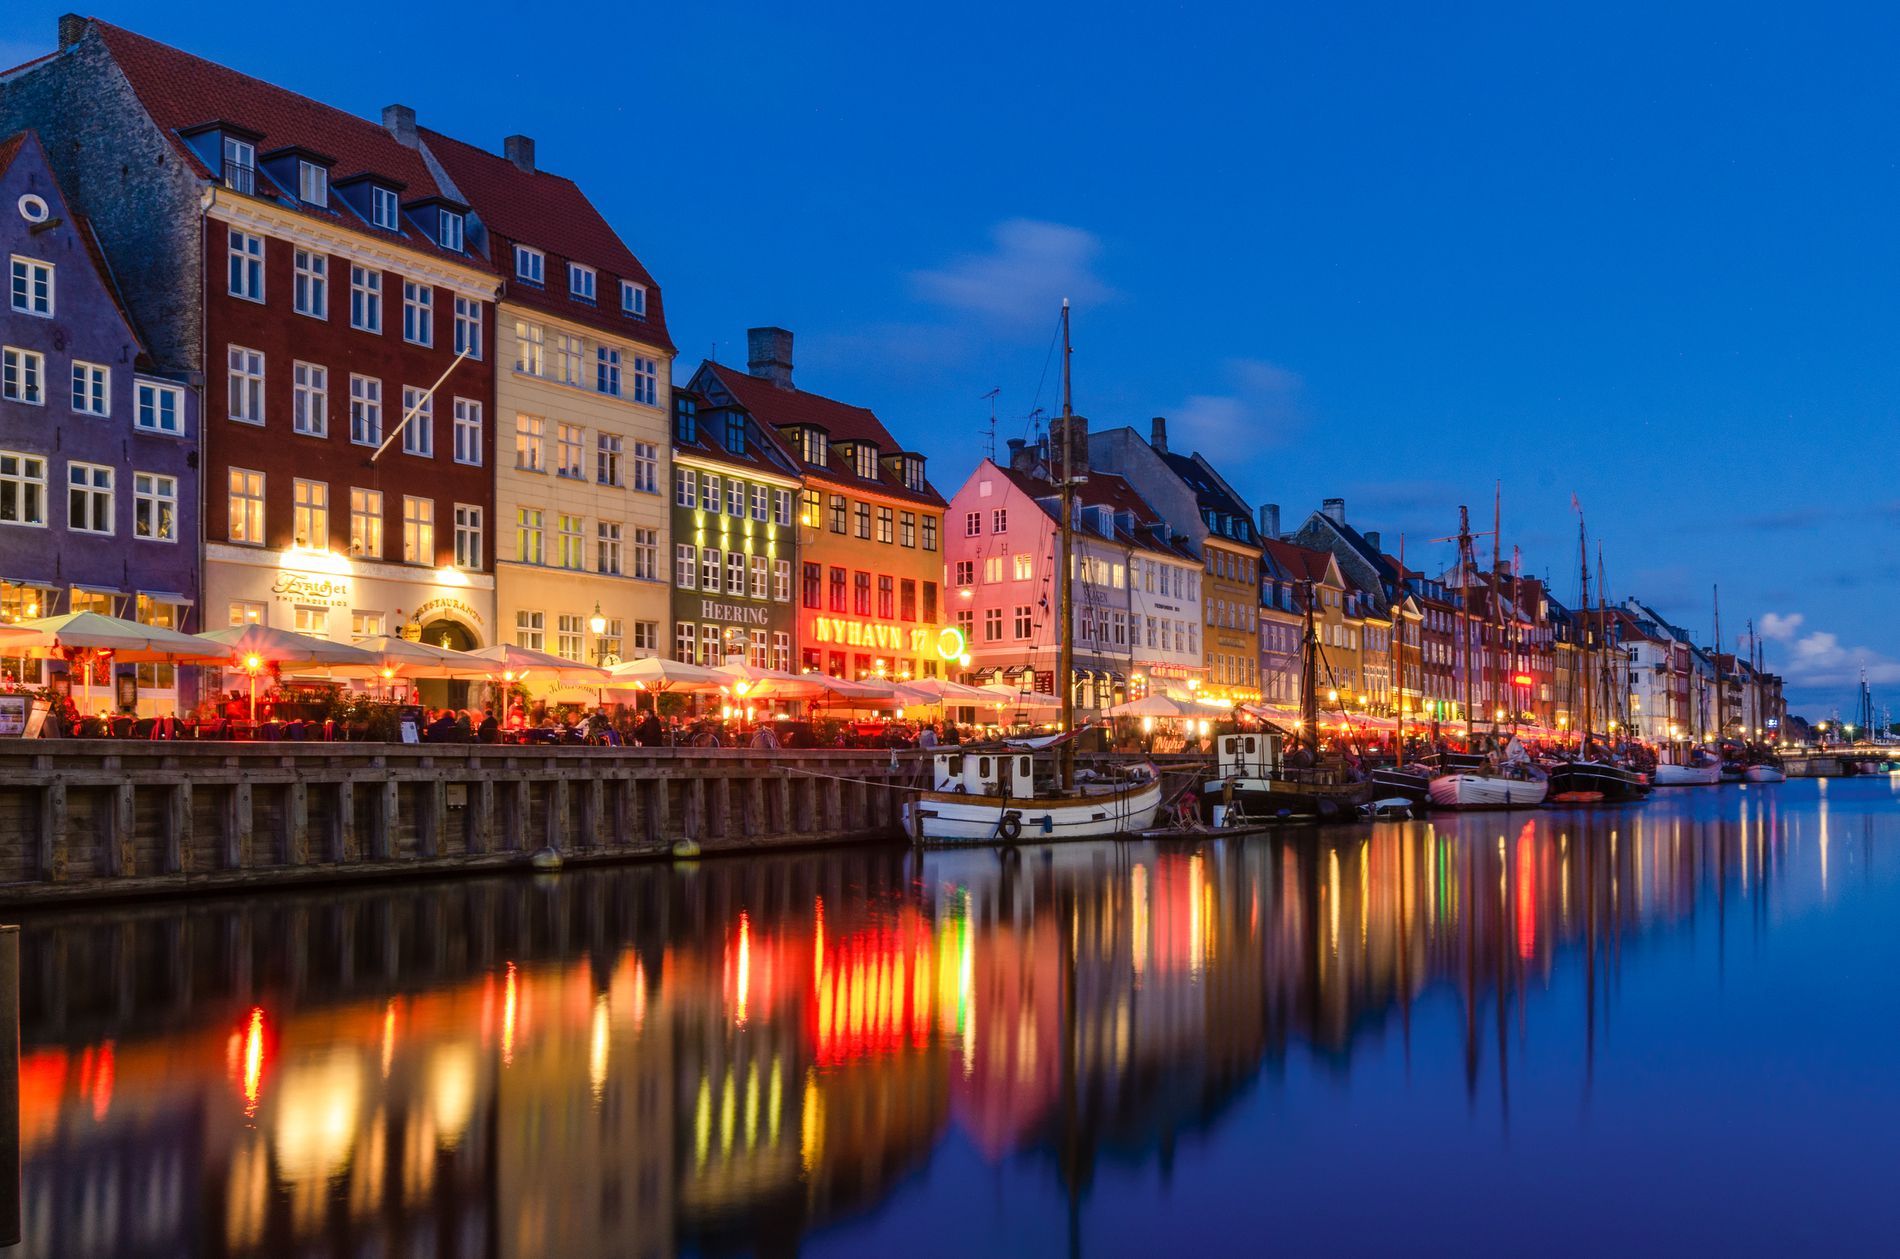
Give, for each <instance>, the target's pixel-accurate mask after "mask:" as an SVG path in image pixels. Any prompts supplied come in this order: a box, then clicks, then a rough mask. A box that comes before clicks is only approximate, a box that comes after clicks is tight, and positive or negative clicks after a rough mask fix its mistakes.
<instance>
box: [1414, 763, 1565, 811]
mask: <svg viewBox="0 0 1900 1259" xmlns="http://www.w3.org/2000/svg"><path fill="white" fill-rule="evenodd" d="M1549 791H1550V783H1549V781H1548V780H1547V779H1546V778H1545V777H1544V774H1543V771H1541V770H1539V769H1537V768H1536V767H1535V766H1530V765H1524V766H1507V767H1506V768H1504V769H1501V770H1492V771H1486V772H1482V773H1480V772H1477V771H1461V772H1458V773H1451V774H1440V775H1439V776H1438V777H1437V778H1434V779H1432V784H1431V795H1432V803H1433V804H1434V805H1436V806H1437V807H1439V808H1441V809H1530V808H1535V807H1536V806H1538V805H1540V804H1542V803H1543V802H1544V796H1545V795H1546V794H1547V793H1548V792H1549Z"/></svg>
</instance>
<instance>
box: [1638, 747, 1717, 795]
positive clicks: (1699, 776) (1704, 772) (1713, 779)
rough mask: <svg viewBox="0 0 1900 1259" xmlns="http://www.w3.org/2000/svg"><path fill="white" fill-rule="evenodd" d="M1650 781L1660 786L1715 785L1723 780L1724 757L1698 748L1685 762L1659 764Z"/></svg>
mask: <svg viewBox="0 0 1900 1259" xmlns="http://www.w3.org/2000/svg"><path fill="white" fill-rule="evenodd" d="M1650 781H1652V782H1654V783H1655V784H1656V785H1657V786H1658V787H1713V786H1715V785H1716V784H1717V783H1719V782H1721V781H1722V758H1721V757H1719V756H1716V755H1715V754H1714V753H1712V752H1709V751H1707V750H1706V749H1698V750H1697V751H1696V752H1695V753H1694V754H1693V755H1691V756H1690V757H1689V759H1688V761H1687V762H1685V763H1683V764H1680V765H1676V764H1671V763H1669V762H1667V761H1664V762H1662V763H1660V764H1658V765H1657V766H1656V772H1655V773H1654V774H1652V775H1651V776H1650Z"/></svg>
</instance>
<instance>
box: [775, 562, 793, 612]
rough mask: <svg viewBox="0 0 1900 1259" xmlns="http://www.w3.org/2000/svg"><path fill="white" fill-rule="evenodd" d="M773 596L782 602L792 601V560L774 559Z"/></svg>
mask: <svg viewBox="0 0 1900 1259" xmlns="http://www.w3.org/2000/svg"><path fill="white" fill-rule="evenodd" d="M772 597H773V598H774V599H776V600H778V601H779V602H780V603H790V602H791V601H792V562H791V561H790V560H773V561H772Z"/></svg>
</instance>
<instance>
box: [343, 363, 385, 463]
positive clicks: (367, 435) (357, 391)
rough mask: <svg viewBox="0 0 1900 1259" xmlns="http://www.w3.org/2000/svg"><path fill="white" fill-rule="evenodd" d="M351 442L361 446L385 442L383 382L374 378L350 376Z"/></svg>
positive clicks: (377, 444)
mask: <svg viewBox="0 0 1900 1259" xmlns="http://www.w3.org/2000/svg"><path fill="white" fill-rule="evenodd" d="M350 440H351V441H353V442H355V443H356V444H357V445H359V446H379V445H381V444H382V441H383V382H382V381H380V380H377V379H376V378H375V377H374V376H357V375H354V374H352V375H351V376H350Z"/></svg>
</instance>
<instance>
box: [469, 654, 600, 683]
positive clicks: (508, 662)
mask: <svg viewBox="0 0 1900 1259" xmlns="http://www.w3.org/2000/svg"><path fill="white" fill-rule="evenodd" d="M462 655H463V656H464V657H466V658H467V659H470V660H479V661H484V662H486V663H487V665H488V676H489V677H490V678H500V679H501V680H503V681H505V682H521V681H525V680H527V679H528V678H534V679H536V680H538V681H542V682H557V683H560V684H562V685H566V684H568V683H581V684H583V685H587V686H596V685H599V684H601V683H604V682H605V681H606V679H607V670H605V669H601V668H597V667H596V666H594V665H591V664H582V663H581V662H580V661H578V660H569V659H568V658H567V657H565V656H551V655H549V654H548V653H547V652H545V651H536V650H534V649H533V648H532V647H516V646H514V645H513V644H512V643H496V644H495V645H494V646H493V647H483V648H482V649H481V650H479V651H465V652H463V653H462Z"/></svg>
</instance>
